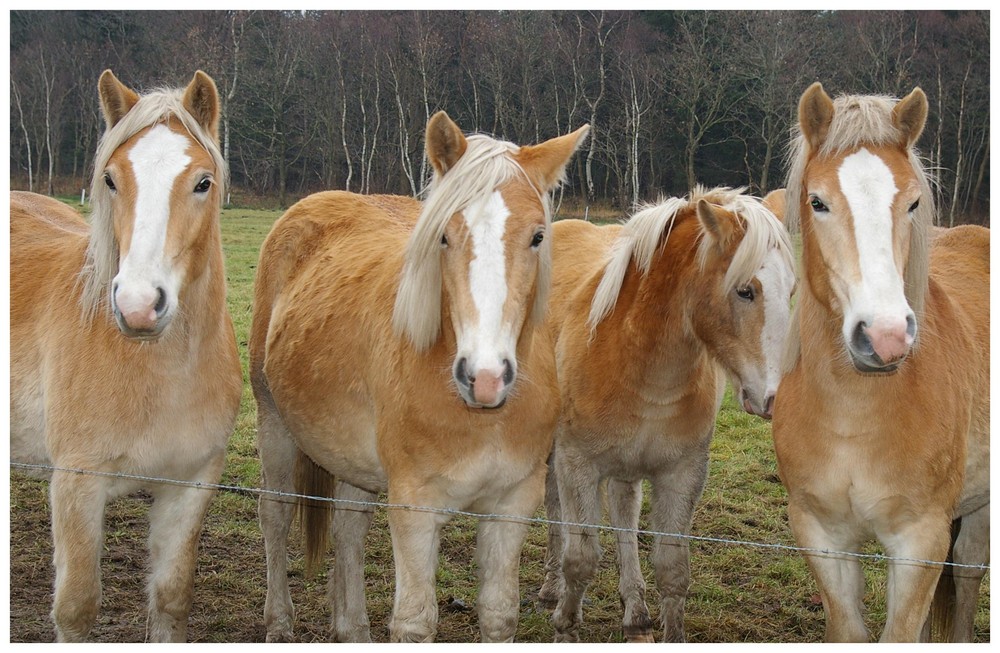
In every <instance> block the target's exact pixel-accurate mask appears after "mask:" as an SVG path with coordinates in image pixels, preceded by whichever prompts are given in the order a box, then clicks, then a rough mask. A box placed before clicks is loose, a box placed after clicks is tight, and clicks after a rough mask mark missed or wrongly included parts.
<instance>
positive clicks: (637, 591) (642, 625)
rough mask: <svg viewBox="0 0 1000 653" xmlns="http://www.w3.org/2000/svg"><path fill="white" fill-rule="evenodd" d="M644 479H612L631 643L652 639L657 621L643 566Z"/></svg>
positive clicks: (612, 505) (627, 636) (612, 503)
mask: <svg viewBox="0 0 1000 653" xmlns="http://www.w3.org/2000/svg"><path fill="white" fill-rule="evenodd" d="M641 509H642V481H633V482H626V481H619V480H617V479H609V480H608V513H609V516H610V518H611V525H612V526H614V527H615V528H616V529H621V530H617V531H616V532H615V537H616V539H617V543H618V570H619V576H618V593H619V595H620V596H621V601H622V610H623V611H624V615H623V618H622V632H623V633H624V635H625V639H627V640H628V641H630V642H652V641H653V621H652V619H650V618H649V608H647V607H646V582H645V580H643V578H642V570H641V569H640V568H639V536H638V535H637V534H636V532H635V529H636V528H638V526H639V512H640V510H641Z"/></svg>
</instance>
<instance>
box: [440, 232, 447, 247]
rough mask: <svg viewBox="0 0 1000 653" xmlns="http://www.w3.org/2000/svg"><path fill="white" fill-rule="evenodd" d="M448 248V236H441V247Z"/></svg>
mask: <svg viewBox="0 0 1000 653" xmlns="http://www.w3.org/2000/svg"><path fill="white" fill-rule="evenodd" d="M447 246H448V236H445V235H444V234H441V247H442V248H445V247H447Z"/></svg>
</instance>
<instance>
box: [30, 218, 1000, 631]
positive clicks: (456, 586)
mask: <svg viewBox="0 0 1000 653" xmlns="http://www.w3.org/2000/svg"><path fill="white" fill-rule="evenodd" d="M278 215H279V213H278V212H276V211H263V210H245V209H227V210H225V211H224V212H223V218H222V230H223V238H224V247H225V251H226V259H227V276H228V282H229V306H230V310H231V312H232V316H233V320H234V323H235V326H236V333H237V341H238V343H239V347H240V355H241V358H242V361H243V368H244V375H245V373H246V364H247V358H246V357H247V351H246V342H247V334H248V332H249V328H250V314H251V303H252V284H253V278H254V273H255V266H256V263H257V254H258V251H259V247H260V243H261V241H262V240H263V239H264V237H265V236H266V234H267V232H268V230H269V229H270V226H271V224H272V223H273V221H274V220H275V219H276V218H277V217H278ZM255 422H256V410H255V406H254V402H253V398H252V395H251V392H250V388H249V384H245V389H244V395H243V403H242V407H241V410H240V415H239V418H238V421H237V425H236V430H235V432H234V433H233V436H232V439H231V441H230V447H229V453H228V460H227V465H226V470H225V473H224V476H223V479H222V483H223V484H224V485H231V486H237V487H239V488H246V489H253V488H259V487H260V468H259V463H258V459H257V453H256V447H255V438H256V435H255ZM46 491H47V484H46V483H44V482H41V481H36V480H31V479H28V478H26V477H24V476H22V475H21V474H19V473H18V472H17V471H16V470H15V471H13V472H12V480H11V492H10V501H11V512H10V517H11V534H10V535H11V552H10V556H11V559H10V564H11V574H10V579H11V591H10V611H11V620H10V638H11V641H15V642H19V641H52V626H51V622H50V621H49V619H48V612H49V610H50V608H51V588H52V569H51V545H50V535H49V531H48V506H47V503H46ZM148 503H149V499H148V497H147V496H144V495H139V496H137V497H130V498H126V499H122V500H119V501H117V502H115V503H113V504H112V505H111V506H110V507H109V509H108V517H107V523H106V535H107V541H106V545H105V555H104V558H103V561H102V570H103V577H104V603H103V607H102V609H101V613H100V617H99V619H98V623H97V624H96V626H95V628H94V631H93V633H92V636H93V638H94V639H96V640H99V641H108V642H119V641H136V640H140V641H141V640H142V638H143V635H144V629H145V592H144V589H143V588H144V583H145V564H146V562H145V561H146V554H145V537H146V512H147V510H148ZM538 516H539V517H542V516H544V515H543V512H542V511H539V513H538ZM640 526H641V527H643V528H646V527H647V524H646V522H645V520H643V523H642V524H641V525H640ZM474 527H475V524H474V523H473V521H472V520H471V519H468V518H458V519H455V520H454V521H453V522H451V523H449V524H448V525H447V526H446V527H445V530H444V534H443V538H442V549H441V565H440V568H439V571H438V584H437V595H438V600H439V604H440V606H441V612H440V620H439V630H438V640H439V641H445V642H464V641H476V640H478V637H479V633H478V626H477V620H476V616H475V607H474V606H475V599H476V583H475V568H474V562H473V551H474V546H475V528H474ZM693 535H695V536H699V537H706V538H715V539H721V540H733V541H738V542H756V543H761V544H768V545H788V546H790V545H794V541H793V539H792V536H791V533H790V531H789V529H788V524H787V520H786V513H785V494H784V490H783V488H782V486H781V484H780V482H779V480H778V476H777V470H776V466H775V460H774V452H773V449H772V445H771V434H770V426H769V424H768V423H767V422H765V421H763V420H761V419H759V418H756V417H752V416H749V415H747V414H745V413H744V412H743V411H742V410H741V409H739V408H738V407H737V406H736V404H735V403H734V402H733V400H732V397H731V396H730V394H729V393H727V395H726V399H725V402H724V404H723V408H722V411H721V412H720V414H719V418H718V423H717V428H716V435H715V439H714V441H713V444H712V448H711V458H710V469H709V477H708V484H707V486H706V488H705V492H704V494H703V497H702V500H701V502H700V504H699V506H698V509H697V511H696V513H695V517H694V528H693ZM602 540H603V549H604V557H603V559H602V562H601V565H600V569H599V571H598V574H597V576H596V578H595V580H594V583H593V584H592V586H591V588H590V591H589V592H588V600H587V603H586V604H585V607H584V626H583V628H582V629H581V637H582V639H583V640H585V641H591V642H618V641H622V636H621V628H620V619H621V611H620V607H619V600H618V591H617V572H616V570H615V554H614V549H613V543H612V538H611V536H610V534H608V533H606V532H605V533H604V534H602ZM649 543H650V539H649V538H648V537H646V536H640V556H642V563H643V568H644V571H645V574H646V580H647V584H648V586H649V588H650V589H649V593H648V597H647V600H648V603H649V605H650V608H651V610H652V613H653V616H654V619H655V618H656V612H657V609H656V604H657V594H656V590H655V585H654V583H653V575H652V571H651V569H650V567H649V565H648V560H647V559H648V551H649ZM544 547H545V530H544V526H542V525H534V526H532V527H531V529H530V533H529V537H528V541H527V543H526V545H525V547H524V550H523V553H522V558H521V560H522V567H521V569H522V572H521V598H522V604H521V618H520V622H519V626H518V630H517V636H516V639H517V640H518V641H522V642H550V641H552V626H551V625H550V623H549V616H548V614H547V613H545V612H544V611H540V610H538V609H536V608H535V604H534V601H533V598H534V595H535V594H536V593H537V591H538V588H539V586H540V585H541V581H542V577H543V571H542V565H543V558H544ZM290 549H291V555H292V560H291V563H290V578H291V586H292V598H293V600H294V601H295V604H296V634H297V636H298V637H299V638H300V640H301V641H307V642H308V641H324V640H326V639H327V636H328V635H327V622H328V619H329V610H328V609H327V607H326V605H325V597H324V593H325V587H324V583H325V575H324V574H319V575H317V576H316V577H315V578H306V577H305V576H304V572H303V561H302V558H301V546H300V541H299V536H298V533H297V532H296V533H294V534H293V537H292V542H291V545H290ZM869 552H873V553H876V552H878V549H877V548H874V547H873V548H871V549H869ZM863 564H864V568H865V574H866V576H867V579H868V588H869V591H868V594H867V596H866V602H867V603H868V605H869V622H870V627H871V629H872V632H873V634H874V635H875V636H877V635H878V633H879V630H880V627H881V624H882V622H883V621H884V618H885V614H884V600H883V599H884V593H885V583H886V578H885V563H884V562H880V561H866V562H864V563H863ZM989 578H990V576H989V575H987V577H986V582H984V586H983V590H982V593H981V598H980V610H979V614H978V617H977V621H976V636H977V641H981V642H988V641H989V639H990V613H989ZM366 584H367V591H368V613H369V617H370V619H371V623H372V636H373V638H374V639H375V640H376V641H386V640H387V638H388V628H387V623H388V618H389V612H390V610H391V607H392V598H393V595H392V593H393V563H392V550H391V543H390V540H389V532H388V527H387V525H386V519H385V511H384V510H383V509H377V510H376V516H375V522H374V524H373V526H372V531H371V534H370V535H369V538H368V541H367V549H366ZM264 592H265V565H264V549H263V540H262V537H261V535H260V530H259V528H258V526H257V515H256V498H255V495H254V494H253V493H252V492H246V491H223V492H220V493H219V494H218V495H217V497H216V499H215V500H214V502H213V506H212V510H211V512H210V514H209V517H208V519H207V522H206V525H205V530H204V533H203V537H202V544H201V549H200V555H199V564H198V570H197V578H196V586H195V605H194V608H193V610H192V615H191V620H190V629H189V639H190V640H192V641H199V642H255V641H263V639H264V626H263V616H262V615H263V606H264ZM686 629H687V637H688V640H689V641H692V642H815V641H821V640H822V637H823V611H822V606H821V605H820V603H819V598H818V595H817V594H816V588H815V584H814V583H813V581H812V579H811V578H810V576H809V574H808V571H807V569H806V564H805V562H804V560H803V559H802V557H801V556H800V555H799V554H797V553H795V552H789V551H786V550H780V549H774V548H767V547H756V546H749V545H746V544H734V543H725V542H714V541H712V542H709V541H695V542H694V543H692V545H691V586H690V592H689V596H688V601H687V617H686Z"/></svg>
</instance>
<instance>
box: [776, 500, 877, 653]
mask: <svg viewBox="0 0 1000 653" xmlns="http://www.w3.org/2000/svg"><path fill="white" fill-rule="evenodd" d="M788 525H789V526H790V527H791V529H792V533H793V534H794V535H795V542H796V543H797V544H798V545H799V546H800V547H803V548H806V549H818V550H821V551H854V550H856V549H857V547H858V546H859V539H860V538H859V537H858V536H857V535H856V534H854V533H853V532H852V531H851V530H850V528H848V527H847V526H846V525H842V524H837V523H827V521H826V520H823V519H820V518H818V517H817V516H816V515H814V514H813V513H812V512H810V511H809V510H806V509H804V508H803V507H802V506H801V502H800V501H797V500H796V499H795V497H794V496H793V497H789V501H788ZM805 559H806V562H807V563H808V564H809V570H810V571H811V572H812V575H813V578H815V579H816V585H817V586H818V587H819V593H820V598H822V600H823V612H824V613H825V616H826V635H825V640H826V641H827V642H867V641H868V627H867V626H865V619H864V595H865V576H864V573H863V572H862V570H861V563H860V562H859V561H858V559H857V558H855V557H851V556H842V555H841V556H838V555H835V554H829V555H826V554H819V553H808V552H807V553H806V554H805Z"/></svg>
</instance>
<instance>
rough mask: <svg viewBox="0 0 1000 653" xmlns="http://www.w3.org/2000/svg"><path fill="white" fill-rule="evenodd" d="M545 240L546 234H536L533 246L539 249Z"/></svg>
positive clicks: (532, 241)
mask: <svg viewBox="0 0 1000 653" xmlns="http://www.w3.org/2000/svg"><path fill="white" fill-rule="evenodd" d="M543 240H545V232H543V231H539V232H538V233H536V234H535V235H534V236H532V237H531V246H532V247H538V246H539V245H541V244H542V241H543Z"/></svg>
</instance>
